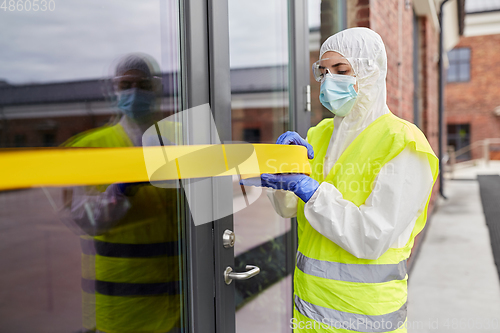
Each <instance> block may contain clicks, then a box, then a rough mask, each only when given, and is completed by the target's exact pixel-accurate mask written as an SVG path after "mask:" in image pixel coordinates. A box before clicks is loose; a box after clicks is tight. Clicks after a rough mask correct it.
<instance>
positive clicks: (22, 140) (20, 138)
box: [14, 134, 26, 147]
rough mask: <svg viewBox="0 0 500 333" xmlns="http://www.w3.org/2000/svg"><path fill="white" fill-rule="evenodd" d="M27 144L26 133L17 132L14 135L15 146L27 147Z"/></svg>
mask: <svg viewBox="0 0 500 333" xmlns="http://www.w3.org/2000/svg"><path fill="white" fill-rule="evenodd" d="M25 146H26V135H24V134H16V135H14V147H25Z"/></svg>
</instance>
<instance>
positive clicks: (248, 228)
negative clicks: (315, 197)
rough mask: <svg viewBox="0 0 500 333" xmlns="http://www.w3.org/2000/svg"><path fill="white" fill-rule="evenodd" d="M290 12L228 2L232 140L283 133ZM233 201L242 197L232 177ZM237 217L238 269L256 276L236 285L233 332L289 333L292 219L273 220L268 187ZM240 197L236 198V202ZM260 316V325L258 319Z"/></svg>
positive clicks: (250, 191) (256, 191) (276, 5)
mask: <svg viewBox="0 0 500 333" xmlns="http://www.w3.org/2000/svg"><path fill="white" fill-rule="evenodd" d="M287 17H288V8H287V1H286V0H278V1H268V0H257V1H246V0H231V1H229V38H230V61H231V104H232V138H233V140H235V141H242V140H244V141H247V142H255V143H275V142H276V139H277V138H278V136H279V135H281V134H282V133H284V132H286V131H287V130H288V119H289V115H288V112H289V110H288V91H289V86H288V59H289V53H288V39H289V36H288V19H287ZM233 181H234V184H235V186H234V188H237V189H238V190H235V191H234V192H235V194H234V195H235V200H237V195H238V193H239V195H240V196H241V190H240V189H239V186H238V178H237V177H234V178H233ZM246 189H247V190H246V193H245V194H243V195H246V196H248V197H249V198H252V197H253V198H257V199H254V200H255V201H254V202H253V203H252V204H251V205H250V206H248V207H247V208H245V209H243V210H240V211H238V212H236V213H235V214H234V215H233V218H234V232H235V234H236V243H235V246H234V252H235V269H234V270H235V271H245V265H247V264H254V265H256V266H258V267H260V269H261V273H260V274H259V275H257V276H255V277H253V278H252V279H249V280H246V281H237V283H236V284H235V288H236V293H235V303H236V332H237V333H245V332H281V333H285V332H291V329H290V325H289V322H290V319H291V318H292V285H291V283H292V282H291V273H292V268H291V267H289V265H287V259H290V257H288V256H290V255H294V253H293V250H292V249H291V248H290V243H289V241H288V240H289V239H290V235H291V234H290V228H291V221H290V219H284V218H282V217H280V216H278V215H277V214H276V213H275V211H274V209H273V207H272V205H271V203H270V201H269V199H268V198H267V196H266V193H267V192H266V190H265V189H264V190H263V189H262V188H256V187H247V188H246ZM240 199H241V197H240ZM256 318H258V320H256Z"/></svg>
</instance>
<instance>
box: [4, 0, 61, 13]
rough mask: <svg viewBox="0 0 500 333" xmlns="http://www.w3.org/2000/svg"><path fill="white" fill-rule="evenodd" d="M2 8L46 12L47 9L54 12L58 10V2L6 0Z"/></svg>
mask: <svg viewBox="0 0 500 333" xmlns="http://www.w3.org/2000/svg"><path fill="white" fill-rule="evenodd" d="M0 1H1V0H0ZM0 9H3V11H4V12H6V11H9V12H31V11H33V12H38V11H41V12H46V11H47V10H48V11H51V12H53V11H54V10H56V2H55V1H54V0H4V1H3V2H2V5H0Z"/></svg>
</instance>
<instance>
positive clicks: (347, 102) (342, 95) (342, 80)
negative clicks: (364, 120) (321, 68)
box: [319, 73, 358, 117]
mask: <svg viewBox="0 0 500 333" xmlns="http://www.w3.org/2000/svg"><path fill="white" fill-rule="evenodd" d="M355 84H356V78H355V77H354V76H350V75H338V74H330V73H328V74H326V76H325V79H324V81H323V82H322V83H321V89H320V94H319V100H320V102H321V104H323V105H324V107H325V108H327V109H328V110H330V111H331V112H332V113H333V114H334V115H336V116H339V117H345V116H346V115H347V114H348V113H349V112H351V110H352V107H353V106H354V103H355V102H356V98H357V97H358V93H357V92H356V90H354V85H355Z"/></svg>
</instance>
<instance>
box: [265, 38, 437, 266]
mask: <svg viewBox="0 0 500 333" xmlns="http://www.w3.org/2000/svg"><path fill="white" fill-rule="evenodd" d="M353 32H355V33H354V34H353ZM328 51H335V52H337V53H339V54H341V55H342V56H344V57H345V58H346V59H347V60H348V61H349V63H350V64H351V66H352V67H353V69H354V72H355V74H356V81H357V84H358V97H357V100H356V102H355V104H354V106H353V109H352V110H351V112H350V113H348V114H347V115H346V116H345V117H335V118H334V130H333V133H332V136H331V138H330V142H329V145H328V150H327V153H326V157H325V161H324V163H323V173H324V175H325V177H326V175H327V174H328V173H329V172H330V170H331V169H332V167H333V165H334V164H335V162H336V161H337V160H338V158H339V157H340V156H341V154H342V153H343V152H344V150H345V149H346V148H347V147H348V146H349V145H350V144H351V143H352V142H353V140H354V139H355V138H356V137H357V136H358V135H359V134H360V133H361V132H362V131H363V130H364V129H365V128H367V127H368V125H370V124H371V123H372V122H373V121H375V120H376V119H377V118H378V117H380V116H382V115H384V114H386V113H389V112H390V111H389V108H388V107H387V104H386V82H385V78H386V72H387V56H386V52H385V47H384V44H383V42H382V39H381V38H380V36H378V35H377V34H375V33H373V31H371V30H369V29H366V28H354V29H349V33H344V32H341V33H338V34H336V35H334V36H332V37H330V38H329V39H327V40H326V41H325V42H324V43H323V45H322V46H321V50H320V59H321V58H322V57H323V55H324V54H325V52H328ZM374 57H375V62H373V60H369V59H374ZM352 172H355V171H354V170H352ZM432 185H433V177H432V174H431V170H430V167H429V162H428V160H427V157H426V156H425V154H423V153H417V152H416V151H415V150H414V149H413V148H412V147H410V146H409V147H407V148H406V149H404V150H403V151H402V152H401V153H400V154H399V155H398V156H396V157H395V158H394V159H393V160H391V161H390V162H389V163H387V164H386V165H384V166H383V167H382V168H381V170H380V173H379V174H378V176H377V178H376V180H375V187H374V190H373V191H372V192H371V194H370V196H369V197H368V199H367V200H366V202H365V203H364V204H363V205H361V206H359V207H358V206H356V205H354V204H353V203H352V202H350V201H348V200H345V199H343V197H342V194H341V193H340V192H339V191H338V190H337V189H336V188H335V186H333V185H332V184H330V183H328V182H323V183H321V185H320V186H319V187H318V189H317V190H316V192H315V193H314V195H313V196H312V197H311V199H310V200H309V201H308V202H307V203H306V205H305V207H304V213H305V216H306V218H307V220H308V221H309V223H310V224H311V226H312V227H313V228H314V229H315V230H316V231H318V232H319V233H320V234H322V235H323V236H325V237H326V238H328V239H330V240H331V241H333V242H335V243H336V244H337V245H339V246H340V247H342V248H343V249H344V250H346V251H348V252H349V253H351V254H353V255H354V256H356V257H357V258H364V259H377V258H378V257H380V256H381V255H382V254H383V253H384V252H385V251H387V250H388V249H389V248H391V247H394V248H400V247H403V246H404V245H405V244H406V243H407V241H408V240H409V238H410V235H411V232H412V229H413V227H414V225H415V222H416V219H417V217H418V216H419V215H420V213H421V212H422V210H423V209H424V208H425V205H426V202H427V199H428V197H429V193H430V191H431V189H432ZM268 197H269V198H270V200H271V203H272V205H273V207H274V209H275V210H276V212H277V213H278V214H279V215H281V216H283V217H294V216H296V214H297V200H298V197H297V196H295V194H294V193H293V192H288V191H282V190H273V189H268Z"/></svg>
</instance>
